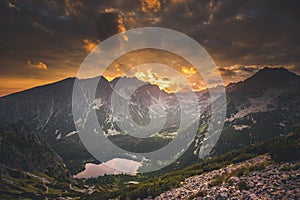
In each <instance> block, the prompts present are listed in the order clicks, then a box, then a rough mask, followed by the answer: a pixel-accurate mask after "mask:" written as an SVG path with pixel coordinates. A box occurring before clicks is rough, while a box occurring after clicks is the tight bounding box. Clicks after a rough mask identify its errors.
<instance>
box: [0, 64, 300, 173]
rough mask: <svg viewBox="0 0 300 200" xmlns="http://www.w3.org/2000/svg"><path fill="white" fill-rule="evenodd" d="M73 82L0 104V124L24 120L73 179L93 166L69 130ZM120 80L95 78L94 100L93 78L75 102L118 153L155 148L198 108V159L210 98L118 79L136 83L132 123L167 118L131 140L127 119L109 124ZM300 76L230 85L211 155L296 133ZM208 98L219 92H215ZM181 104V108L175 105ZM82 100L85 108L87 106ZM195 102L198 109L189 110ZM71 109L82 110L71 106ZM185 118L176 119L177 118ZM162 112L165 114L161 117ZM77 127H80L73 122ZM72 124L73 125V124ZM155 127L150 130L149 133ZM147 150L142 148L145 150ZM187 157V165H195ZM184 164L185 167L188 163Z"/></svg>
mask: <svg viewBox="0 0 300 200" xmlns="http://www.w3.org/2000/svg"><path fill="white" fill-rule="evenodd" d="M75 80H76V79H75V78H69V79H65V80H62V81H59V82H56V83H53V84H49V85H45V86H40V87H37V88H33V89H30V90H26V91H23V92H19V93H15V94H12V95H9V96H6V97H2V98H0V110H1V113H0V124H4V125H5V124H11V123H16V122H18V121H19V120H21V121H23V122H24V123H25V124H26V125H27V126H28V127H29V129H31V130H33V131H36V132H37V133H38V134H39V136H40V137H41V138H42V139H43V140H45V141H46V142H47V143H48V144H49V145H50V146H51V147H52V148H53V149H54V150H55V151H56V152H57V153H58V154H59V155H60V156H61V157H62V158H63V160H64V162H65V163H66V164H67V166H68V168H69V169H70V170H71V172H72V173H73V174H74V173H76V172H78V171H79V170H81V169H82V167H83V164H84V163H85V162H96V160H95V159H94V158H93V156H91V155H90V153H89V152H87V150H86V149H85V147H84V146H83V144H82V142H81V140H80V138H79V136H78V134H77V132H76V128H75V124H74V120H73V115H72V89H73V85H74V81H75ZM118 80H120V78H117V79H115V80H113V81H111V82H109V81H107V80H106V79H105V78H103V77H100V81H99V83H98V89H97V91H96V95H95V96H96V98H95V99H93V100H92V101H90V100H91V99H90V98H88V97H90V96H91V95H93V94H92V93H91V91H90V89H89V88H90V84H91V83H92V82H93V81H94V79H85V80H79V81H78V83H79V85H80V87H81V88H82V93H81V95H80V98H83V99H81V100H82V101H85V100H86V101H87V105H90V107H89V109H94V110H95V111H96V113H97V117H98V122H99V123H100V124H101V126H102V128H103V130H104V133H105V135H106V136H107V137H108V138H109V139H110V140H111V141H112V142H113V143H115V144H117V145H118V146H119V147H121V148H123V149H126V150H130V151H132V150H134V151H135V152H147V151H153V150H156V149H159V148H160V147H162V146H164V145H166V144H167V143H169V142H170V141H171V140H172V139H173V138H174V137H175V136H176V133H177V132H176V131H177V129H178V126H179V122H180V116H181V114H182V113H184V114H186V115H187V116H188V115H189V114H190V113H194V110H195V108H196V106H200V107H201V111H202V113H201V120H200V126H199V131H198V135H197V137H196V140H195V141H194V142H193V145H192V146H191V148H193V149H190V151H188V152H194V153H195V154H196V153H197V152H198V150H199V147H200V146H201V142H202V139H203V137H202V136H203V133H204V132H205V130H206V129H207V123H208V120H209V116H210V96H209V93H208V91H207V90H206V91H202V92H197V93H196V96H197V98H198V102H193V101H191V97H190V94H189V93H179V94H176V95H177V96H176V95H175V94H169V93H166V92H164V91H163V90H160V89H159V88H158V87H157V86H155V85H151V84H149V83H144V82H141V81H139V80H137V79H136V78H124V79H123V81H124V82H123V84H126V85H128V86H129V87H130V86H131V85H133V83H137V84H139V83H140V84H143V86H142V87H141V88H139V89H138V90H136V91H135V92H134V93H133V95H132V96H131V98H130V103H129V111H130V115H131V117H132V118H133V119H134V121H135V122H136V123H137V124H140V125H147V124H148V123H149V119H150V116H151V115H152V116H156V117H157V119H160V117H164V115H167V121H166V124H165V126H164V127H163V129H162V130H160V131H159V132H158V133H154V134H153V135H151V136H150V137H148V138H146V139H137V138H135V137H133V136H131V135H130V134H128V133H126V132H123V131H122V129H121V128H120V127H119V126H118V125H117V124H122V123H125V122H126V120H127V118H122V117H119V118H118V117H115V116H113V115H112V111H113V110H115V111H116V112H117V113H115V114H117V116H118V114H119V113H118V110H120V109H122V107H120V106H122V105H123V104H122V103H123V102H125V101H126V98H127V96H126V91H119V92H118V93H116V92H115V93H114V87H116V84H117V82H118ZM299 91H300V77H299V76H297V75H296V74H294V73H291V72H289V71H288V70H286V69H282V68H279V69H273V68H272V69H271V68H264V69H262V70H260V71H259V72H258V73H256V74H254V75H253V76H252V77H250V78H248V79H246V80H244V81H242V82H238V83H234V84H230V85H229V86H228V87H227V88H226V93H227V115H226V116H227V118H226V122H225V126H224V129H223V132H222V134H221V137H220V139H219V141H218V143H217V145H216V146H215V148H214V149H213V151H212V154H222V153H225V152H228V151H230V150H233V149H238V148H241V147H244V146H246V145H248V144H251V143H256V142H260V141H262V140H267V139H269V138H272V137H275V136H278V135H280V134H287V133H289V132H293V131H296V130H298V129H299V127H300V95H299V93H300V92H299ZM214 92H218V88H215V90H214ZM112 94H114V95H117V97H118V99H119V100H118V101H119V102H118V103H116V104H115V105H113V106H112V105H111V96H112ZM176 97H179V98H181V99H182V100H183V101H184V102H185V107H184V108H180V105H179V102H178V99H177V98H176ZM88 101H89V102H88ZM195 103H199V105H198V104H197V105H196V104H195ZM78 109H79V110H80V109H84V108H83V107H82V105H78ZM182 110H183V111H184V112H181V111H182ZM164 111H166V113H165V112H164ZM76 123H78V124H82V125H83V124H84V123H85V122H84V120H83V119H81V120H78V121H76ZM78 124H77V125H78ZM155 128H156V127H155V126H153V127H150V129H155ZM145 144H148V145H145ZM196 158H197V156H194V157H193V159H196ZM183 160H185V161H184V162H186V163H187V164H188V163H189V160H188V159H183Z"/></svg>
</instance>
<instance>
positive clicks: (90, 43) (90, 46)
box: [82, 39, 98, 52]
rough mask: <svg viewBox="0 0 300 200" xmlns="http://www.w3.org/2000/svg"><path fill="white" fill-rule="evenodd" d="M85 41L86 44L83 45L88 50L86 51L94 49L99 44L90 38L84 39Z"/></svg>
mask: <svg viewBox="0 0 300 200" xmlns="http://www.w3.org/2000/svg"><path fill="white" fill-rule="evenodd" d="M83 43H84V45H83V46H82V47H83V48H84V49H85V50H86V52H90V51H92V50H93V49H94V48H95V47H96V46H97V45H98V43H96V42H93V41H90V40H88V39H84V40H83Z"/></svg>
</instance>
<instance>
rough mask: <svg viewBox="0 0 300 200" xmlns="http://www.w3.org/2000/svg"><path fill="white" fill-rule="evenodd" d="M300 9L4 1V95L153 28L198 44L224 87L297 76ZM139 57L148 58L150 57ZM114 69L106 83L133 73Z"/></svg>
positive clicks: (0, 84)
mask: <svg viewBox="0 0 300 200" xmlns="http://www.w3.org/2000/svg"><path fill="white" fill-rule="evenodd" d="M299 4H300V3H299V1H296V0H294V1H292V0H285V1H283V0H282V1H278V0H268V1H266V0H243V1H241V0H223V1H221V0H64V1H63V0H45V1H40V0H2V1H1V2H0V30H1V31H0V52H1V54H0V71H1V73H0V96H4V95H7V94H10V93H13V92H17V91H21V90H24V89H28V88H31V87H34V86H38V85H43V84H47V83H51V82H55V81H58V80H61V79H64V78H67V77H73V76H75V75H76V73H77V70H78V69H79V67H80V65H81V63H82V62H83V60H84V59H85V57H86V56H87V55H88V54H89V52H91V51H92V50H93V48H94V47H95V46H97V45H98V44H99V43H101V42H102V41H104V40H105V39H107V38H109V37H110V36H113V35H114V34H117V33H119V32H124V31H126V30H130V29H134V28H139V27H150V26H151V27H164V28H169V29H173V30H176V31H179V32H182V33H184V34H186V35H188V36H189V37H191V38H193V39H194V40H196V41H197V42H198V43H199V44H201V45H202V46H203V47H204V48H205V49H206V51H207V52H208V53H209V54H210V56H211V57H212V58H213V60H214V62H215V63H216V67H217V69H218V70H219V72H220V73H221V75H222V77H223V80H224V83H225V84H228V83H230V82H236V81H240V80H243V79H245V78H247V77H249V76H251V75H252V74H253V73H255V72H257V71H258V70H259V69H261V68H263V67H266V66H268V67H285V68H287V69H289V70H291V71H293V72H295V73H298V74H299V73H300V57H299V55H300V54H299V53H300V39H299V36H300V23H299V22H300V12H299V7H300V5H299ZM125 39H126V38H125ZM137 54H139V56H141V55H143V56H142V57H145V60H147V52H139V53H137ZM148 55H152V56H154V57H159V56H160V54H159V53H156V54H155V52H154V53H153V52H152V53H151V52H150V53H149V54H148ZM132 56H134V54H132ZM167 57H168V56H167ZM170 58H171V57H170ZM174 59H176V58H175V57H174ZM127 60H128V59H127ZM124 62H125V61H124ZM115 65H116V66H117V67H111V70H112V71H109V72H108V73H107V78H108V79H109V80H111V79H113V78H115V77H118V76H122V75H124V70H130V67H129V69H128V65H127V67H126V66H125V65H124V64H123V63H122V62H120V61H119V62H116V63H115ZM129 66H130V65H129ZM118 70H119V71H118ZM122 70H123V72H122ZM177 70H178V71H179V72H180V73H181V74H182V75H183V76H185V77H186V78H187V79H189V81H191V84H192V85H193V89H194V90H200V89H202V88H203V87H204V86H203V81H202V80H201V77H199V75H198V74H197V73H195V70H194V68H193V66H189V65H188V64H184V65H182V66H180V67H178V68H177ZM135 75H136V76H139V78H140V79H142V80H145V81H149V82H152V83H156V84H158V85H160V86H161V88H163V89H164V88H165V89H166V90H169V91H178V90H180V89H179V88H178V87H179V85H176V86H174V84H173V85H171V84H167V85H165V84H166V82H170V77H168V78H167V77H166V75H164V74H163V73H162V74H161V73H158V72H155V70H154V69H151V67H149V68H147V67H145V66H144V68H140V70H136V71H135V72H134V74H133V76H135Z"/></svg>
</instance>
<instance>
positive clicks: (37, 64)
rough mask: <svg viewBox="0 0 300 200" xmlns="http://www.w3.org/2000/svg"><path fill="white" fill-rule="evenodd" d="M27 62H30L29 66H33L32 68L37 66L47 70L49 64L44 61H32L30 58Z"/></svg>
mask: <svg viewBox="0 0 300 200" xmlns="http://www.w3.org/2000/svg"><path fill="white" fill-rule="evenodd" d="M27 64H28V66H29V67H32V68H35V69H43V70H47V65H46V64H45V63H43V62H36V63H32V62H31V61H30V60H28V61H27Z"/></svg>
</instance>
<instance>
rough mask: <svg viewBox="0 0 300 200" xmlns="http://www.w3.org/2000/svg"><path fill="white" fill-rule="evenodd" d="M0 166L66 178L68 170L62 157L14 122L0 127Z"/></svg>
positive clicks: (3, 168) (4, 168) (4, 169)
mask: <svg viewBox="0 0 300 200" xmlns="http://www.w3.org/2000/svg"><path fill="white" fill-rule="evenodd" d="M0 139H1V141H0V145H1V146H0V147H1V148H0V157H1V160H0V164H1V165H0V166H1V169H2V170H1V171H2V173H4V172H5V171H6V168H11V169H16V170H22V171H27V172H34V173H44V174H47V175H48V176H51V177H54V178H66V177H68V176H69V172H68V170H67V168H66V166H65V164H64V163H63V161H62V159H61V158H60V157H59V156H58V155H57V154H56V153H55V152H54V151H53V150H52V149H51V147H50V146H49V145H47V144H46V143H45V142H44V141H42V140H41V139H40V138H39V136H37V135H36V134H35V133H34V132H32V131H29V130H28V129H27V128H26V127H25V126H24V125H20V124H15V125H11V126H9V127H1V128H0Z"/></svg>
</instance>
